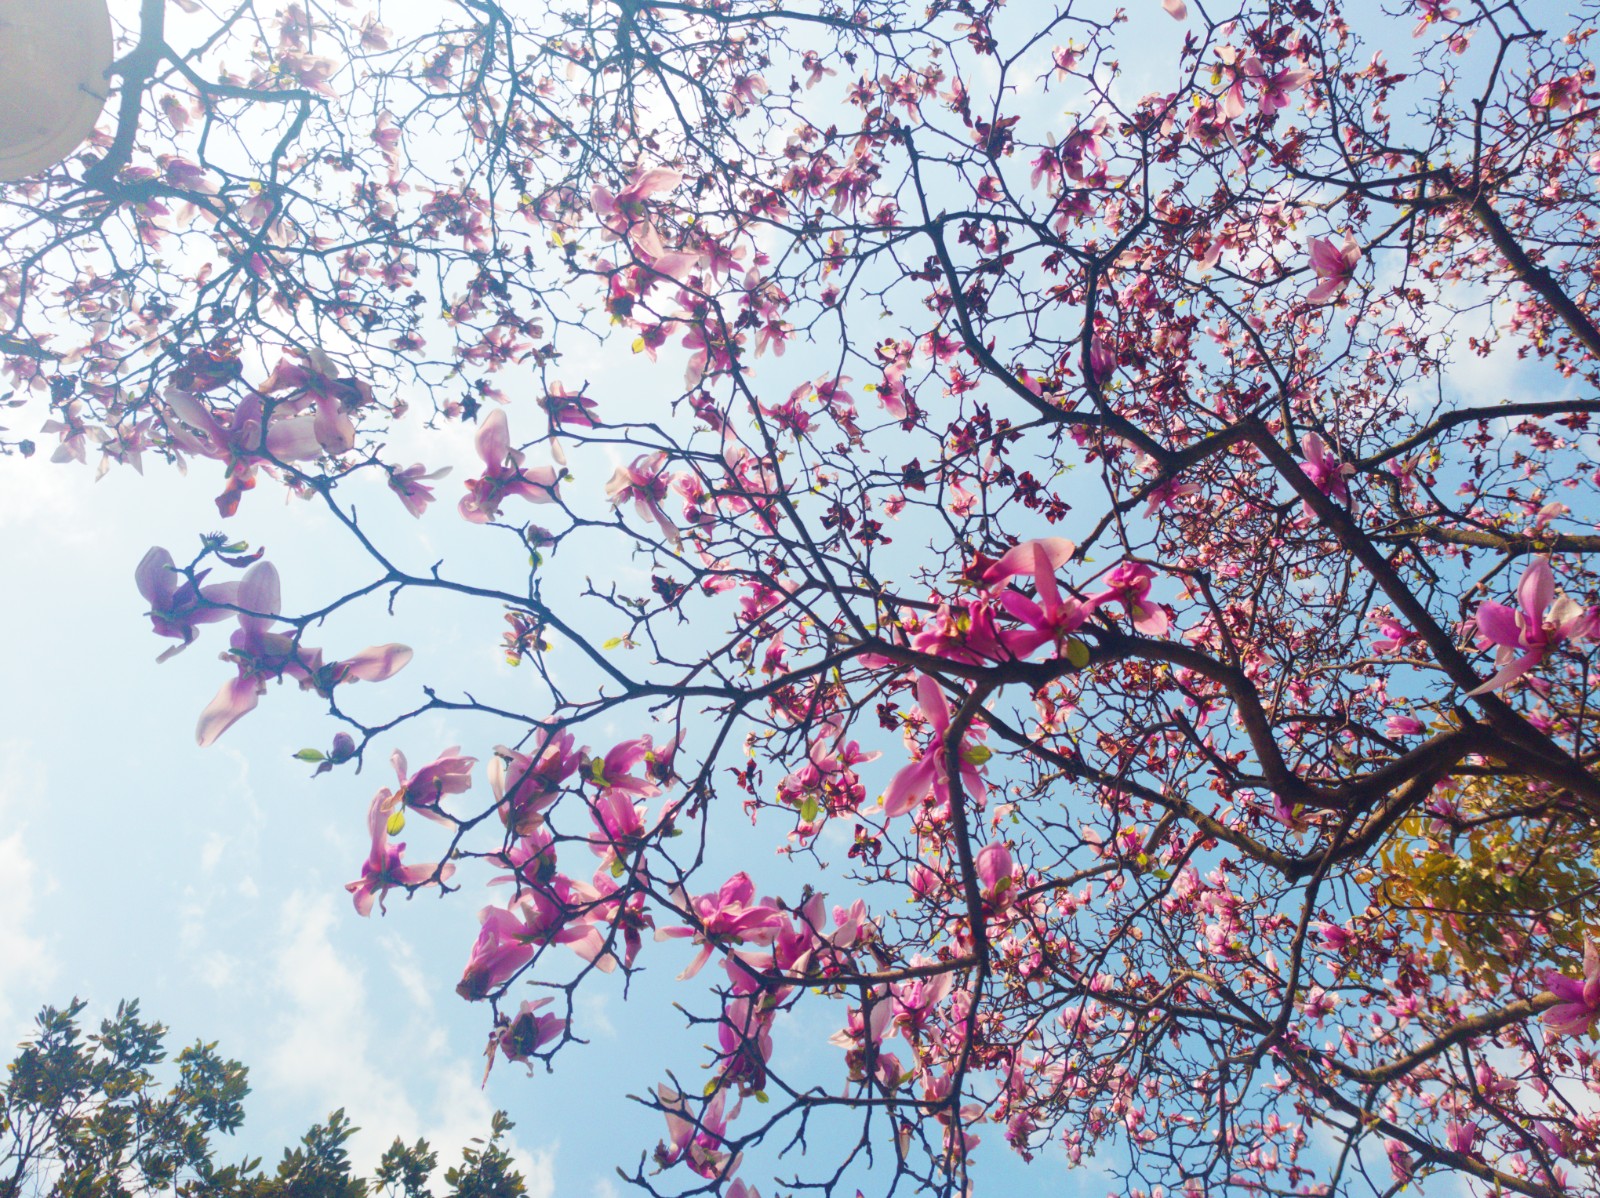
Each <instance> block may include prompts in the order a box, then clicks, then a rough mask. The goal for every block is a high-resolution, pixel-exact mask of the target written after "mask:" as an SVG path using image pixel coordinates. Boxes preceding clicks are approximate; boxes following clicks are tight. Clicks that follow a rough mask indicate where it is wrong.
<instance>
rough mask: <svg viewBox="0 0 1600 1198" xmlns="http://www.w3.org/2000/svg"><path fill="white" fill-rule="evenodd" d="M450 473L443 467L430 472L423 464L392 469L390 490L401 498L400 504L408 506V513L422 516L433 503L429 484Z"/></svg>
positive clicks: (448, 468) (431, 489)
mask: <svg viewBox="0 0 1600 1198" xmlns="http://www.w3.org/2000/svg"><path fill="white" fill-rule="evenodd" d="M449 473H450V467H448V466H441V467H439V469H437V470H429V469H428V468H427V467H426V466H424V465H423V464H422V463H421V462H417V463H416V464H415V465H412V466H407V467H406V468H405V469H404V470H396V469H392V468H391V469H390V471H389V489H390V490H391V491H393V492H394V493H395V494H396V495H398V496H400V502H401V503H403V504H405V505H406V511H408V512H410V513H411V514H412V515H413V516H421V515H422V513H423V512H425V511H427V510H428V505H429V504H430V503H432V502H433V498H434V496H433V488H432V487H430V486H428V483H430V482H432V481H433V480H434V479H438V478H443V477H444V476H445V475H447V474H449Z"/></svg>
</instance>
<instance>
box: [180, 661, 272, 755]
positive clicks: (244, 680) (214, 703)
mask: <svg viewBox="0 0 1600 1198" xmlns="http://www.w3.org/2000/svg"><path fill="white" fill-rule="evenodd" d="M260 693H261V684H260V683H259V682H258V681H257V680H256V679H255V678H254V677H251V676H249V675H245V674H241V675H239V676H238V677H237V678H230V679H229V680H228V681H227V682H225V683H223V684H222V689H221V690H219V691H218V692H217V693H216V696H215V697H214V698H213V699H212V700H211V702H209V703H207V704H206V709H205V710H204V711H202V712H201V713H200V723H199V724H198V725H196V727H195V731H194V738H195V740H196V741H198V742H199V744H200V747H201V748H202V749H203V748H205V747H206V746H208V745H210V744H212V743H213V742H215V741H216V739H217V737H219V736H221V735H222V734H223V733H224V732H226V731H227V730H228V729H229V728H231V727H233V725H234V724H235V723H236V722H237V721H238V720H239V718H240V717H241V716H243V715H245V714H246V713H248V712H250V711H253V710H254V709H255V706H256V702H257V700H258V698H259V696H260Z"/></svg>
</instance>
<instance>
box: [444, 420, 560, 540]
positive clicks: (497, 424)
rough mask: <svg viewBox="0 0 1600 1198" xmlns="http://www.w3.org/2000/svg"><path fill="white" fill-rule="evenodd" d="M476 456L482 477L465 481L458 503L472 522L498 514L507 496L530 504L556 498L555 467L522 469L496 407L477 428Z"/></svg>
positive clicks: (518, 452)
mask: <svg viewBox="0 0 1600 1198" xmlns="http://www.w3.org/2000/svg"><path fill="white" fill-rule="evenodd" d="M478 456H480V457H481V458H482V459H483V462H484V465H485V466H486V467H487V469H486V470H484V472H483V476H482V477H481V478H472V479H468V480H467V493H466V495H464V496H462V499H461V504H460V508H461V514H462V515H463V516H464V517H466V518H467V519H468V520H470V521H472V522H473V523H474V524H487V523H488V522H489V521H491V520H493V519H494V518H495V517H496V516H498V515H499V514H500V502H501V500H503V499H504V498H505V497H506V496H508V495H516V496H520V497H521V498H523V499H526V500H527V501H528V502H529V503H554V502H555V501H556V499H557V498H558V496H557V493H556V483H557V482H558V481H559V480H558V477H557V475H556V470H555V467H554V466H539V467H536V468H535V469H532V470H525V469H523V466H522V460H523V458H522V453H521V452H520V451H519V450H515V449H512V448H511V430H510V428H509V426H508V425H507V424H506V414H505V412H503V411H502V410H501V409H499V408H496V409H495V410H494V411H492V412H490V413H489V415H488V416H486V417H485V418H484V421H483V424H481V425H480V426H479V427H478Z"/></svg>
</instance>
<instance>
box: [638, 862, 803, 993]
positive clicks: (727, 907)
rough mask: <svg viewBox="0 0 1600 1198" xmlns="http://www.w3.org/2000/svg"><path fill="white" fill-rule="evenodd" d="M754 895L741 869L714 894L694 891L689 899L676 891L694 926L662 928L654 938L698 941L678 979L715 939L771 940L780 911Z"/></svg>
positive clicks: (707, 955)
mask: <svg viewBox="0 0 1600 1198" xmlns="http://www.w3.org/2000/svg"><path fill="white" fill-rule="evenodd" d="M755 895H756V888H755V883H754V882H752V881H751V880H750V875H749V874H747V873H745V872H744V871H743V870H740V871H739V872H738V873H736V874H734V875H733V877H731V878H729V879H728V880H727V881H726V882H724V883H723V884H722V888H721V889H720V890H718V891H717V892H716V893H715V894H701V895H696V896H695V897H694V898H693V899H689V898H688V897H687V896H685V895H683V894H681V893H680V894H679V895H678V902H679V904H680V905H681V906H685V907H687V908H689V909H690V910H692V911H693V912H694V916H695V920H696V924H697V925H698V926H690V925H684V926H679V927H670V928H662V929H660V930H659V931H657V932H656V939H657V940H671V939H677V938H680V937H693V939H694V942H695V943H696V944H698V945H700V952H699V953H698V954H697V955H696V956H695V958H694V960H693V961H691V962H689V964H688V965H687V966H686V967H685V968H684V971H683V972H682V973H680V974H679V975H678V980H679V981H683V980H684V979H686V978H692V977H694V975H695V974H697V973H699V972H700V970H701V968H702V967H703V966H704V965H705V963H706V962H707V961H708V960H710V959H711V951H712V949H713V948H714V947H715V945H716V944H717V943H718V942H719V941H735V942H739V943H745V944H771V943H772V941H773V939H774V938H775V937H776V936H777V935H778V932H779V930H780V929H781V928H782V927H783V923H784V920H783V915H782V913H781V912H780V911H779V910H778V909H777V908H776V907H773V906H769V905H767V904H765V903H757V902H756V901H755Z"/></svg>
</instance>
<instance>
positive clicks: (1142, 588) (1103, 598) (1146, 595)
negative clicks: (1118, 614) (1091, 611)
mask: <svg viewBox="0 0 1600 1198" xmlns="http://www.w3.org/2000/svg"><path fill="white" fill-rule="evenodd" d="M1154 577H1155V571H1153V570H1151V569H1150V567H1149V566H1141V565H1138V564H1137V563H1135V562H1122V563H1120V564H1119V565H1117V566H1116V567H1115V568H1114V569H1113V570H1112V571H1111V573H1109V574H1107V575H1106V589H1105V590H1104V591H1101V592H1100V593H1099V594H1097V595H1092V596H1090V602H1092V603H1093V604H1094V605H1095V606H1096V607H1098V606H1100V605H1101V604H1103V603H1107V602H1110V601H1112V600H1115V601H1116V602H1118V603H1121V604H1122V605H1123V606H1124V607H1126V608H1127V609H1128V615H1129V616H1130V617H1131V618H1132V620H1133V627H1134V629H1135V630H1136V631H1138V632H1142V633H1144V635H1146V636H1162V635H1164V634H1165V633H1166V631H1167V629H1168V628H1170V627H1171V626H1172V619H1171V617H1170V616H1168V615H1167V609H1166V608H1165V607H1163V606H1162V605H1161V604H1159V603H1153V602H1151V601H1150V580H1151V579H1152V578H1154Z"/></svg>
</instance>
